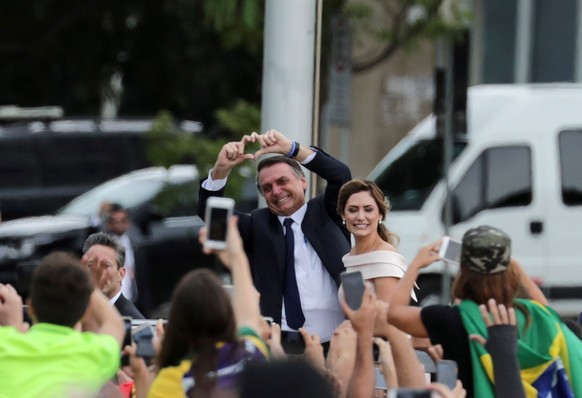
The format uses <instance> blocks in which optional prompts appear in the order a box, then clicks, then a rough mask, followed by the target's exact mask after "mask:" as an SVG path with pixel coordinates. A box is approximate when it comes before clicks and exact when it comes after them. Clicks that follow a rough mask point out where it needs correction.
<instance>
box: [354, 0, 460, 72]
mask: <svg viewBox="0 0 582 398" xmlns="http://www.w3.org/2000/svg"><path fill="white" fill-rule="evenodd" d="M345 12H346V13H347V14H348V15H349V16H350V17H351V20H352V22H353V27H354V32H355V33H354V34H355V39H356V43H357V44H356V45H357V46H358V47H359V48H358V49H356V51H355V53H356V54H357V55H356V57H355V59H354V60H353V64H352V71H353V72H354V73H359V72H362V71H365V70H368V69H370V68H372V67H374V66H376V65H378V64H379V63H381V62H383V61H384V60H386V59H388V58H390V57H391V56H392V55H393V54H394V53H395V52H396V51H397V50H399V49H401V48H405V49H406V48H411V47H414V46H415V45H417V44H418V43H419V42H420V41H422V40H424V39H435V38H438V37H439V36H442V35H445V34H454V33H455V32H457V31H458V30H459V29H460V28H462V27H463V25H464V23H465V22H466V20H467V18H468V13H467V12H466V10H465V9H464V8H463V6H462V4H461V2H460V1H459V0H359V1H353V2H351V3H350V4H349V5H347V6H346V9H345ZM358 50H359V51H358Z"/></svg>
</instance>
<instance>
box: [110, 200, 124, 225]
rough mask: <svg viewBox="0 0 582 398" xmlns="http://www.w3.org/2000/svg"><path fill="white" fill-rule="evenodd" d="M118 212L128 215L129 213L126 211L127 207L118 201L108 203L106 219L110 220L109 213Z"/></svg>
mask: <svg viewBox="0 0 582 398" xmlns="http://www.w3.org/2000/svg"><path fill="white" fill-rule="evenodd" d="M119 212H123V213H125V214H126V215H129V213H128V212H127V209H126V208H125V207H123V206H122V205H120V204H119V203H111V204H110V205H109V209H108V210H107V221H108V222H109V221H111V215H112V214H113V213H119Z"/></svg>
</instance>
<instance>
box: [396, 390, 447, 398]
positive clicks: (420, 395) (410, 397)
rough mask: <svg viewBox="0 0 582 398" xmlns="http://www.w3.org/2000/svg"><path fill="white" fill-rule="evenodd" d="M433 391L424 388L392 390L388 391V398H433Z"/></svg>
mask: <svg viewBox="0 0 582 398" xmlns="http://www.w3.org/2000/svg"><path fill="white" fill-rule="evenodd" d="M436 396H437V395H436V394H435V395H433V393H432V391H431V390H427V389H424V388H419V389H417V388H391V389H390V390H388V396H387V398H433V397H436Z"/></svg>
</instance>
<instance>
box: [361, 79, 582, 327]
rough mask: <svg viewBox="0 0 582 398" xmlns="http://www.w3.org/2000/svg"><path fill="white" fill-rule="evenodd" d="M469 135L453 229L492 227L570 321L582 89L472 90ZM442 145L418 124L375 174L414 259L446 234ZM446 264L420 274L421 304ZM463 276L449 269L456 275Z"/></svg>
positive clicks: (581, 256)
mask: <svg viewBox="0 0 582 398" xmlns="http://www.w3.org/2000/svg"><path fill="white" fill-rule="evenodd" d="M467 114H468V116H467V119H468V120H467V130H468V132H467V134H463V135H462V137H458V138H456V139H455V144H454V158H455V160H454V161H453V163H452V165H451V167H450V170H449V186H450V189H451V195H452V203H453V223H452V224H453V225H452V226H451V229H450V232H449V235H451V236H452V237H454V238H458V239H460V238H462V236H463V233H464V232H465V231H466V230H467V229H469V228H471V227H475V226H478V225H483V224H485V225H491V226H495V227H497V228H500V229H501V230H503V231H505V232H506V233H508V234H509V235H510V236H511V238H512V249H513V252H512V254H513V256H514V257H515V258H516V259H517V260H518V261H519V262H520V263H521V264H522V265H523V266H524V269H525V270H526V272H527V273H528V274H529V275H530V276H532V277H533V278H534V280H536V282H538V283H539V284H540V286H541V287H542V289H543V290H544V292H545V294H546V295H547V297H548V298H549V299H550V301H551V304H552V306H553V307H554V308H555V309H556V310H558V311H559V312H560V313H561V314H562V315H564V316H572V315H578V314H579V313H580V311H582V85H578V84H542V85H483V86H474V87H471V88H469V92H468V101H467ZM442 142H443V140H442V139H441V138H439V137H437V136H436V134H435V118H434V116H432V115H431V116H429V117H427V118H426V119H424V120H423V121H421V122H420V123H419V124H418V125H417V126H416V127H415V128H414V129H413V130H412V131H411V132H410V133H409V134H408V135H407V136H406V137H405V138H403V139H402V141H401V142H400V143H399V144H398V145H397V146H395V147H394V148H393V149H392V150H391V151H390V152H389V153H388V154H387V155H386V157H385V158H384V159H383V160H382V161H381V162H380V163H379V164H378V166H376V168H375V169H374V170H373V171H372V173H371V174H370V175H369V177H368V178H369V179H372V180H374V181H376V182H377V183H378V185H379V186H380V187H381V188H382V190H383V191H384V192H385V194H386V195H387V196H388V198H389V199H390V201H391V203H392V210H391V211H390V213H389V214H388V217H387V220H386V223H387V226H388V228H389V229H390V230H392V231H394V232H395V233H396V234H397V235H398V236H399V237H400V245H399V251H400V252H401V253H402V254H403V255H404V256H405V257H406V258H407V259H408V260H409V261H410V260H412V258H413V257H414V256H415V254H416V252H417V250H418V248H419V247H421V246H423V245H425V244H427V243H430V242H432V241H436V240H438V239H439V238H440V237H442V236H443V234H444V226H443V214H444V207H445V197H446V189H445V188H446V187H445V185H444V182H443V180H442V178H441V174H442V166H443V164H442V163H443V161H442V157H443V155H442V153H443V144H442ZM442 269H443V266H442V264H438V265H437V264H435V265H432V266H431V267H429V268H428V269H427V270H426V273H424V274H423V275H421V279H420V286H421V292H420V293H421V294H420V297H421V300H424V301H422V303H423V304H426V303H429V302H432V300H434V299H435V298H436V296H435V294H437V292H438V291H439V290H440V272H442ZM455 271H456V270H452V272H455Z"/></svg>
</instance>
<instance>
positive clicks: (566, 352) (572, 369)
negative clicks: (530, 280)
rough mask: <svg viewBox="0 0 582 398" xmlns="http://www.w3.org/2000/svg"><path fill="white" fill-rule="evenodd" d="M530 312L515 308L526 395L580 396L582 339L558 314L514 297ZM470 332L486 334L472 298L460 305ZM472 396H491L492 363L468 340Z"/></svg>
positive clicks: (530, 397) (538, 397)
mask: <svg viewBox="0 0 582 398" xmlns="http://www.w3.org/2000/svg"><path fill="white" fill-rule="evenodd" d="M516 303H519V304H520V305H521V307H525V308H526V309H527V312H528V313H529V322H528V325H527V326H526V315H525V314H524V313H523V312H522V311H520V310H519V308H518V307H519V305H518V306H517V307H516V311H515V313H516V317H517V326H518V342H517V355H518V360H519V365H520V368H521V379H522V381H523V385H524V389H525V393H526V395H527V398H534V397H535V398H542V397H552V398H566V397H567V398H570V397H572V398H573V397H582V341H581V340H580V339H579V338H578V337H577V336H576V335H575V334H574V333H572V331H571V330H570V329H569V328H568V327H567V326H565V325H564V324H563V323H562V321H561V320H560V317H559V316H558V314H557V313H556V312H555V311H554V310H553V309H551V308H549V307H546V306H544V305H542V304H540V303H538V302H537V301H533V300H524V299H516V300H515V301H514V304H516ZM459 309H460V312H461V317H462V319H463V325H464V326H465V329H466V330H467V333H469V334H480V335H481V336H484V337H485V338H487V337H488V333H487V326H485V322H483V319H482V318H481V314H480V312H479V306H478V305H477V304H476V303H475V302H474V301H471V300H463V301H462V302H461V303H460V304H459ZM469 346H470V349H471V363H472V365H473V381H474V388H475V396H479V397H483V398H488V397H491V398H494V397H495V387H494V383H495V380H493V364H492V362H491V356H490V355H489V353H488V352H487V350H486V349H485V347H483V346H482V345H481V344H479V343H478V342H476V341H473V340H470V341H469Z"/></svg>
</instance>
